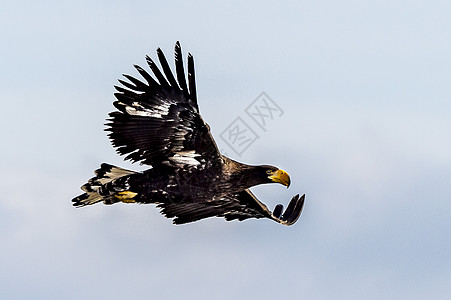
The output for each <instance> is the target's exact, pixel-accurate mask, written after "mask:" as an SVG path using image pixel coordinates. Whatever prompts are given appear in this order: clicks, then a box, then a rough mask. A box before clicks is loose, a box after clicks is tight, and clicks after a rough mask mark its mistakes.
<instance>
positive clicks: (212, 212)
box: [158, 189, 305, 225]
mask: <svg viewBox="0 0 451 300" xmlns="http://www.w3.org/2000/svg"><path fill="white" fill-rule="evenodd" d="M304 199H305V195H302V196H301V197H299V195H296V196H294V197H293V198H292V199H291V201H290V203H289V204H288V207H287V209H286V210H285V212H284V213H283V214H282V211H283V205H282V204H278V205H276V207H275V208H274V211H273V212H271V211H270V210H269V209H268V208H267V207H266V205H265V204H263V203H262V202H260V201H259V200H258V199H257V198H256V197H255V195H254V194H253V193H252V192H251V191H250V190H249V189H247V190H244V191H242V192H239V193H236V194H233V195H229V196H226V197H223V198H221V199H218V200H212V201H208V202H202V203H175V204H173V203H163V204H159V205H158V207H160V208H161V213H162V214H164V215H165V216H166V217H168V218H175V219H174V224H184V223H189V222H194V221H197V220H200V219H205V218H209V217H215V216H216V217H224V218H225V219H226V220H227V221H231V220H240V221H242V220H245V219H249V218H257V219H260V218H269V219H272V220H274V221H276V222H278V223H281V224H283V225H293V224H294V223H296V221H297V220H298V219H299V217H300V216H301V213H302V208H303V206H304Z"/></svg>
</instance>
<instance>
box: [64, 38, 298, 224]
mask: <svg viewBox="0 0 451 300" xmlns="http://www.w3.org/2000/svg"><path fill="white" fill-rule="evenodd" d="M157 53H158V57H159V60H160V64H161V67H162V69H163V72H164V75H163V74H162V73H161V72H160V70H159V69H158V67H157V66H156V65H155V63H154V62H153V61H152V59H150V58H149V57H147V62H148V64H149V67H150V68H151V70H152V71H153V73H154V75H155V77H156V79H157V80H155V79H154V78H153V77H151V76H150V75H149V74H148V73H147V72H146V71H144V70H143V69H142V68H141V67H139V66H135V67H136V69H137V70H138V72H139V73H140V74H141V75H142V76H143V77H144V79H145V80H146V82H147V83H143V82H141V81H139V80H137V79H135V78H133V77H131V76H129V75H124V76H125V77H126V78H127V79H128V80H129V81H130V82H131V83H130V82H125V81H122V80H119V82H120V83H122V85H123V86H125V88H123V87H116V89H117V90H118V93H116V94H115V96H116V98H117V101H115V102H114V106H115V107H116V108H117V109H118V111H115V112H112V113H110V117H111V118H110V119H109V120H108V121H109V122H108V123H107V124H106V125H107V126H108V128H107V129H106V130H107V131H110V134H109V136H110V138H111V140H112V143H113V146H115V147H116V148H117V151H118V152H119V153H120V154H123V155H127V157H126V159H130V160H132V161H134V162H141V163H142V164H146V165H149V166H151V168H150V169H148V170H146V171H144V172H134V171H130V170H125V169H122V168H118V167H115V166H111V165H108V164H102V165H101V168H100V169H98V170H97V171H96V177H94V178H92V179H90V180H89V181H88V183H87V184H85V185H84V186H83V187H82V190H83V191H85V193H84V194H82V195H80V196H78V197H76V198H74V199H73V200H72V201H73V202H74V205H75V206H85V205H90V204H94V203H97V202H101V201H102V202H104V203H105V204H113V203H116V202H125V203H155V204H158V206H159V207H160V208H161V209H162V213H163V214H165V215H166V216H167V217H170V218H172V217H175V219H174V223H176V224H181V223H187V222H192V221H196V220H199V219H203V218H208V217H213V216H218V217H225V218H226V219H227V220H233V219H239V220H244V219H247V218H252V217H253V218H262V217H267V218H270V219H273V220H275V221H277V222H280V223H282V224H286V225H291V224H293V223H294V222H296V220H297V219H298V218H299V216H300V214H301V211H302V206H303V203H304V196H302V197H301V198H299V196H298V195H296V196H295V197H293V199H292V200H291V202H290V205H289V206H288V208H287V210H286V211H285V213H284V214H283V215H282V216H281V212H282V205H280V204H279V205H277V206H276V208H275V210H274V212H272V213H271V212H270V211H269V210H268V209H267V207H266V206H265V205H264V204H263V203H261V202H260V201H258V200H257V198H256V197H255V196H254V195H253V194H252V193H251V192H250V191H249V188H250V187H252V186H255V185H258V184H263V183H271V182H278V183H281V184H283V185H286V186H289V184H290V178H289V176H288V174H287V173H286V172H284V171H282V170H279V169H278V168H276V167H273V166H268V165H263V166H249V165H245V164H242V163H239V162H236V161H234V160H232V159H229V158H227V157H225V156H223V155H221V154H220V153H219V150H218V148H217V146H216V143H215V142H214V139H213V137H212V136H211V133H210V128H209V126H208V125H207V124H206V123H205V122H204V121H203V119H202V117H201V116H200V114H199V109H198V105H197V97H196V87H195V78H194V61H193V58H192V56H191V55H189V56H188V84H187V82H186V79H185V73H184V68H183V62H182V55H181V49H180V45H179V43H178V42H177V43H176V47H175V61H176V77H177V80H176V79H175V77H174V75H173V74H172V72H171V70H170V68H169V65H168V63H167V61H166V58H165V57H164V55H163V52H162V51H161V50H160V49H158V51H157Z"/></svg>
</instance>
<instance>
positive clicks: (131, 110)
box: [121, 101, 172, 119]
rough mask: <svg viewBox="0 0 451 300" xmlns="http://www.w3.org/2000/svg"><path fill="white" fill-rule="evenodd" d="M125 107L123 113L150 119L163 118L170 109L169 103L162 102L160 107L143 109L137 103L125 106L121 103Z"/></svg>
mask: <svg viewBox="0 0 451 300" xmlns="http://www.w3.org/2000/svg"><path fill="white" fill-rule="evenodd" d="M121 104H123V105H124V106H125V111H126V112H127V113H128V114H129V115H132V116H142V117H151V118H159V119H161V118H162V117H163V116H167V115H168V114H169V108H170V107H171V105H172V103H171V102H164V103H162V104H161V105H158V106H154V107H151V108H150V107H144V106H142V105H141V104H139V103H138V102H136V101H135V102H132V105H131V106H129V105H126V104H125V103H121Z"/></svg>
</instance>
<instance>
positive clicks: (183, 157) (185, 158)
mask: <svg viewBox="0 0 451 300" xmlns="http://www.w3.org/2000/svg"><path fill="white" fill-rule="evenodd" d="M200 156H201V155H200V154H199V153H196V151H194V150H189V151H180V152H177V153H175V154H174V156H171V157H169V160H170V161H172V162H175V163H177V164H182V165H191V166H197V165H199V164H200V162H199V161H198V160H197V159H196V157H200Z"/></svg>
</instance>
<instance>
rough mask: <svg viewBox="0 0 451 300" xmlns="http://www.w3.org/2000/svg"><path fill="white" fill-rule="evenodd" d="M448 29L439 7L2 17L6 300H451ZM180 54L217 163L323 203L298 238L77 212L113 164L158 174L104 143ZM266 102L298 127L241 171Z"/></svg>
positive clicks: (97, 9) (50, 7)
mask: <svg viewBox="0 0 451 300" xmlns="http://www.w3.org/2000/svg"><path fill="white" fill-rule="evenodd" d="M450 15H451V4H450V2H449V1H438V0H432V1H292V2H291V1H281V2H277V3H276V2H265V1H263V2H262V1H248V2H246V3H242V2H239V1H230V2H227V3H224V2H211V1H210V2H207V1H194V2H193V1H192V2H189V3H187V2H182V1H167V2H161V1H158V2H156V1H155V2H153V1H128V2H125V1H122V2H119V1H98V2H97V3H93V2H90V1H77V2H68V1H41V2H39V3H38V2H36V1H23V2H17V1H16V2H8V3H3V4H2V9H1V10H0V33H1V36H2V39H1V41H2V42H1V43H2V55H1V56H0V65H1V66H2V72H1V75H0V76H1V77H0V86H1V89H0V99H1V104H2V109H3V110H2V111H3V112H4V113H3V116H2V118H0V125H1V126H0V134H1V138H2V140H3V143H2V147H0V157H1V158H0V161H1V166H2V167H1V168H0V175H1V178H2V180H1V181H0V188H1V191H2V197H1V200H0V235H1V241H2V246H1V247H0V265H1V266H2V267H1V268H0V282H2V285H1V287H0V298H2V299H50V298H55V299H56V298H64V299H99V298H110V299H124V298H128V299H157V297H158V298H168V299H182V298H183V299H199V298H215V299H231V298H235V299H236V298H250V297H253V298H255V297H258V298H260V299H275V298H279V297H280V298H287V297H290V298H292V297H294V298H301V297H302V298H305V299H332V298H333V299H424V298H429V299H432V298H449V297H451V257H450V254H449V253H451V241H450V236H451V221H450V217H449V216H450V214H451V202H450V200H451V199H450V198H451V197H450V195H451V184H450V180H451V154H450V153H451V138H450V137H451V89H450V81H451V19H450ZM177 40H179V41H180V42H181V45H182V49H183V51H184V55H185V57H186V53H187V52H188V51H189V52H191V53H192V54H193V55H194V58H195V64H196V75H197V90H198V97H199V106H200V110H201V113H202V115H203V117H204V119H205V120H206V121H207V122H208V123H209V124H210V126H211V127H212V131H213V134H214V136H215V137H216V141H217V142H218V144H219V146H220V147H221V148H223V149H224V150H225V151H226V152H227V153H229V154H230V156H231V157H232V158H235V159H238V160H241V161H244V162H248V163H252V164H273V165H276V166H278V167H280V168H283V169H285V170H286V171H287V172H289V173H290V175H291V179H292V185H291V187H290V188H289V189H288V190H287V189H285V188H283V187H282V186H280V185H267V186H264V187H259V188H256V189H254V191H255V193H256V194H257V195H258V196H259V197H260V198H261V200H262V201H263V202H265V203H266V204H268V206H270V207H271V208H272V207H274V205H275V204H277V203H284V204H286V203H288V201H289V199H290V198H291V196H293V195H294V194H296V193H305V194H306V197H307V198H306V205H305V210H304V212H303V215H302V217H301V219H300V220H299V221H298V223H297V224H295V225H294V226H292V227H285V226H281V225H279V224H277V223H274V222H271V221H269V220H248V221H245V222H226V221H224V220H222V219H209V220H204V221H200V222H197V223H194V224H189V225H184V226H175V225H172V224H171V221H170V220H168V219H165V218H164V217H162V216H160V215H159V213H158V210H157V209H156V208H155V207H153V206H151V205H150V206H143V205H142V206H138V205H125V204H124V205H122V204H120V205H114V206H111V207H110V206H109V207H106V206H103V205H95V206H92V207H87V208H84V209H75V208H73V207H72V206H71V202H70V200H71V199H72V198H73V197H74V196H76V195H78V194H79V193H80V192H81V190H80V189H79V187H80V186H81V185H82V184H83V183H85V182H86V180H87V179H89V178H90V177H91V176H92V174H93V171H94V170H95V169H96V168H97V167H98V166H99V165H100V164H101V163H102V162H108V163H112V164H116V165H119V166H122V167H126V168H132V169H142V167H141V166H139V165H132V164H130V163H129V162H124V161H123V160H122V158H121V157H119V156H118V155H116V154H115V151H114V149H113V148H112V146H111V145H110V143H109V141H108V138H107V136H106V133H105V132H103V128H104V126H103V124H104V123H105V118H106V117H107V114H108V113H109V112H110V111H112V110H113V106H112V101H113V100H114V97H113V93H114V89H113V85H114V84H116V83H117V81H116V80H117V79H118V78H120V76H121V74H122V73H128V74H132V75H136V76H137V75H138V74H137V72H136V71H134V69H133V64H140V65H142V66H144V65H145V59H144V56H145V55H147V54H148V55H150V56H151V57H154V58H155V57H156V54H155V50H156V48H157V47H161V48H162V49H163V51H164V52H165V53H166V55H167V56H168V58H169V57H171V59H169V60H170V61H171V65H172V52H173V47H174V43H175V41H177ZM263 91H264V92H266V93H267V94H268V95H269V96H270V97H271V98H272V99H273V100H274V101H275V102H276V103H277V104H278V105H279V106H280V107H281V108H282V109H283V110H284V114H283V116H282V117H280V118H279V119H276V120H274V122H272V123H271V124H269V126H268V130H267V132H265V133H264V132H262V131H258V134H259V135H260V139H259V140H257V141H256V142H255V143H254V144H253V145H252V146H251V147H249V149H247V150H246V151H245V152H244V153H243V155H242V156H241V157H238V156H237V155H235V154H234V153H233V152H232V151H231V150H230V149H228V148H227V145H226V144H225V143H224V142H223V141H221V139H220V138H219V135H220V134H221V132H222V131H223V130H224V129H225V128H226V127H227V126H228V125H229V124H230V123H231V122H232V121H233V120H235V118H236V117H238V116H241V117H243V119H244V118H245V117H246V114H245V112H244V110H245V109H246V107H247V106H248V105H249V104H250V103H251V102H252V101H253V100H254V99H255V98H256V97H257V96H258V95H259V94H260V93H261V92H263ZM247 121H249V119H247ZM250 122H251V121H250ZM250 124H251V123H250ZM253 126H255V124H254V125H253ZM255 129H256V130H259V128H257V127H255Z"/></svg>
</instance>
